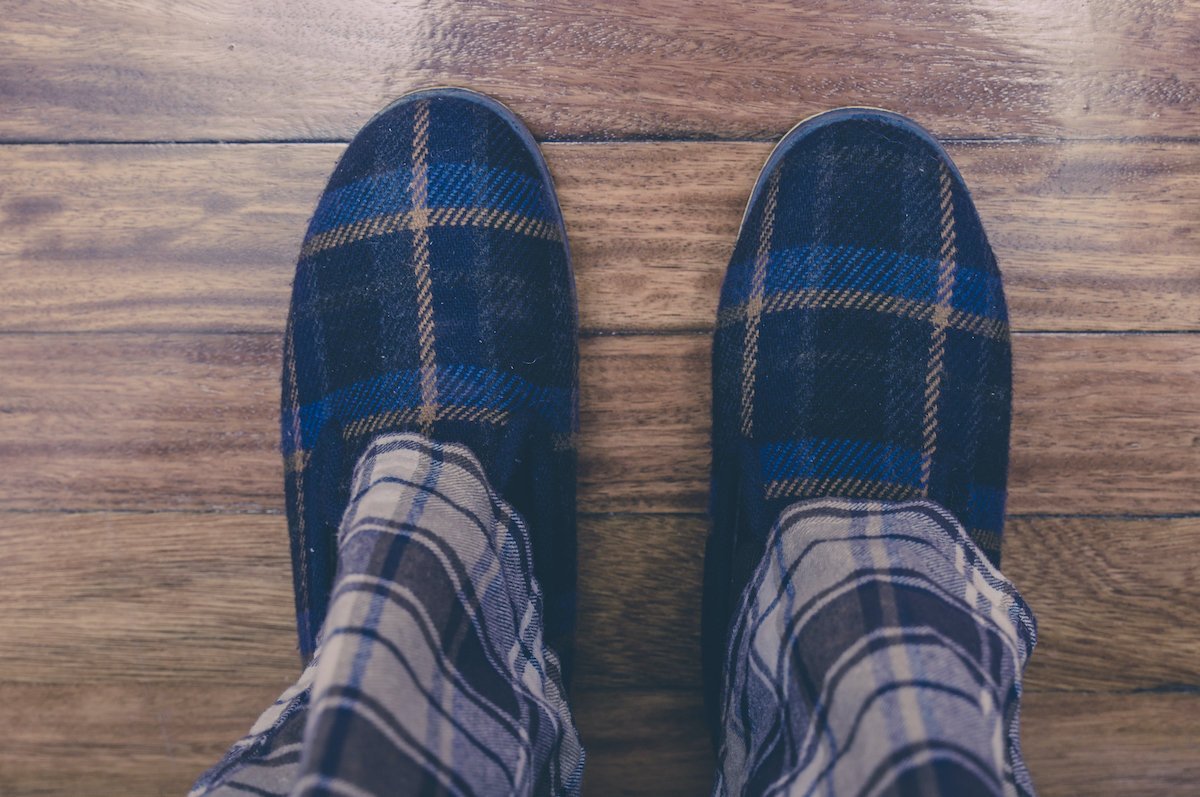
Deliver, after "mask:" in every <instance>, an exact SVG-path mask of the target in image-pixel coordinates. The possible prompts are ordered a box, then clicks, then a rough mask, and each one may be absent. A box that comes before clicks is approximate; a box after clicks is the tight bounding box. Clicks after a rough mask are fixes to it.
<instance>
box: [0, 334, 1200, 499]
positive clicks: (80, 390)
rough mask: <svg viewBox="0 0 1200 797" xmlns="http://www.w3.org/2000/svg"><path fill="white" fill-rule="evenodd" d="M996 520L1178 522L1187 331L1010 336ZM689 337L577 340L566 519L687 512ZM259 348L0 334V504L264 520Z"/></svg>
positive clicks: (698, 376) (700, 422) (695, 439)
mask: <svg viewBox="0 0 1200 797" xmlns="http://www.w3.org/2000/svg"><path fill="white" fill-rule="evenodd" d="M1015 341H1016V343H1015V354H1014V358H1015V395H1016V403H1015V406H1014V421H1013V433H1012V466H1011V473H1010V496H1011V497H1010V502H1009V511H1010V512H1012V513H1016V514H1029V513H1049V514H1073V513H1080V514H1135V515H1162V514H1171V513H1177V514H1188V513H1195V512H1196V511H1197V508H1198V505H1197V500H1198V497H1200V444H1198V443H1197V437H1196V432H1195V419H1196V417H1200V351H1198V350H1197V347H1196V338H1195V337H1194V336H1193V335H1188V334H1165V335H1066V334H1051V335H1018V336H1017V337H1016V339H1015ZM710 345H711V338H710V337H709V336H708V335H665V336H664V335H649V336H647V335H633V336H601V337H591V338H585V339H584V340H583V341H582V344H581V351H582V355H583V360H582V365H581V374H582V382H581V393H582V405H581V433H580V469H579V504H578V505H579V508H580V511H583V512H668V513H669V512H703V511H705V508H706V501H707V491H708V473H709V457H710V456H711V455H710V453H709V450H710V449H709V424H710V409H709V403H710V387H709V379H710V377H709V347H710ZM279 346H280V341H279V337H278V336H276V335H193V334H173V335H153V334H108V335H92V334H79V335H74V334H45V335H39V334H9V335H2V336H0V361H2V362H4V363H6V378H5V380H4V382H3V383H2V384H0V407H2V408H3V410H4V412H2V413H0V463H2V464H3V467H0V508H2V509H33V510H49V509H57V510H87V509H126V510H139V511H146V510H156V509H188V510H208V511H253V512H258V511H266V510H272V511H274V510H280V509H282V507H283V499H282V490H281V489H280V486H281V484H282V476H281V466H280V460H279V456H278V453H277V447H278V431H277V428H276V423H277V422H276V417H277V412H278V410H277V406H278V403H277V402H278V398H277V397H278V392H277V391H278V379H279V377H278V374H279V367H280V366H279V363H280V349H279Z"/></svg>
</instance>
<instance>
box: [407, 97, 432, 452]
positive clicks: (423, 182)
mask: <svg viewBox="0 0 1200 797" xmlns="http://www.w3.org/2000/svg"><path fill="white" fill-rule="evenodd" d="M415 111H416V114H415V118H414V120H413V155H412V185H411V187H410V189H409V193H410V194H411V196H412V205H413V209H412V230H413V272H414V273H415V274H416V277H417V339H418V342H419V345H420V349H421V368H420V370H421V410H420V414H419V416H418V418H417V422H418V424H419V425H420V428H421V434H423V435H425V436H426V437H429V436H431V435H432V434H433V421H434V418H435V417H436V415H437V351H436V349H435V348H434V342H435V340H434V323H433V281H432V279H431V278H430V275H429V208H428V207H427V200H428V198H429V165H428V162H427V161H428V157H429V100H421V101H419V102H418V103H417V104H416V108H415Z"/></svg>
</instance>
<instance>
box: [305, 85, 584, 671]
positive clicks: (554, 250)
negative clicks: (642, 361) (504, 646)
mask: <svg viewBox="0 0 1200 797" xmlns="http://www.w3.org/2000/svg"><path fill="white" fill-rule="evenodd" d="M577 326H578V321H577V313H576V305H575V286H574V277H573V274H572V270H571V261H570V256H569V253H568V250H567V241H566V232H565V229H564V227H563V222H562V216H561V213H560V211H559V208H558V201H557V198H556V196H555V192H554V187H553V184H552V183H551V181H550V176H549V172H548V170H547V169H546V166H545V162H544V161H543V159H542V157H541V154H540V152H539V151H538V148H537V145H536V143H535V142H534V140H533V138H532V136H531V135H530V134H529V132H528V131H527V130H526V129H525V128H524V126H522V125H521V123H520V121H519V120H517V118H516V117H515V116H514V115H513V114H512V113H511V112H509V111H508V110H507V109H505V108H504V107H503V106H501V105H500V104H499V103H497V102H495V101H494V100H491V99H488V98H486V97H484V96H482V95H479V94H476V93H474V92H470V91H466V90H463V89H434V90H429V91H422V92H417V93H414V94H410V95H407V96H405V97H402V98H401V99H400V100H398V101H396V102H395V103H393V104H392V105H391V106H389V107H388V108H387V109H385V110H384V111H382V112H381V113H380V114H379V115H377V116H376V117H375V118H374V119H373V120H371V121H370V122H369V123H368V124H367V125H366V127H364V128H363V130H362V131H361V132H360V133H359V134H358V135H357V136H356V137H355V138H354V141H353V142H351V144H350V146H349V147H348V148H347V150H346V152H345V154H344V155H343V156H342V159H341V161H340V162H339V163H338V165H337V168H336V169H335V171H334V173H333V176H332V177H331V178H330V181H329V184H328V186H327V187H326V189H325V192H324V194H323V195H322V196H321V199H320V203H319V204H318V206H317V209H316V212H315V214H314V215H313V218H312V221H311V223H310V224H309V228H308V233H307V235H306V236H305V240H304V245H303V248H302V250H301V254H300V261H299V264H298V265H297V268H296V279H295V283H294V285H293V290H292V302H291V309H290V312H289V316H288V324H287V332H286V338H285V342H284V368H283V398H282V419H281V425H282V432H283V456H284V464H285V476H286V490H287V510H288V526H289V532H290V535H291V549H292V563H293V575H294V584H295V594H296V615H297V627H298V632H299V637H300V649H301V652H302V654H303V655H304V656H305V657H306V658H307V657H308V656H311V654H312V651H313V650H314V649H315V647H316V642H317V634H318V630H319V629H320V627H321V623H322V621H323V620H324V618H325V613H326V607H327V604H328V601H329V594H330V589H331V587H332V583H333V576H334V573H335V570H336V565H337V554H336V544H335V540H336V534H337V528H338V525H339V523H340V521H341V518H342V513H343V511H344V510H345V508H346V506H347V504H348V502H349V500H350V494H349V489H350V477H351V473H352V471H353V468H354V466H355V463H356V462H357V461H358V458H359V456H360V455H361V453H362V452H363V450H364V449H365V448H366V446H367V444H368V443H369V442H370V441H371V440H372V439H373V438H374V437H376V436H378V435H380V434H384V433H387V432H396V431H412V432H417V433H420V434H422V435H424V436H425V437H428V438H430V439H433V440H437V441H440V442H457V443H462V444H464V445H466V446H467V447H469V448H470V449H471V451H472V452H474V454H475V455H476V456H477V457H478V458H479V461H480V462H481V463H482V465H483V468H484V470H485V472H486V474H487V478H488V481H489V482H490V483H491V485H492V486H493V487H494V488H495V489H496V490H497V491H498V492H499V494H500V495H501V496H502V497H503V499H504V500H505V501H506V502H508V503H509V504H511V505H512V506H513V507H514V508H515V509H516V510H517V511H518V512H519V513H521V515H523V516H524V517H525V518H526V520H527V521H528V524H529V530H530V537H531V545H532V548H533V555H534V562H535V566H534V567H535V575H536V577H537V579H538V580H539V582H540V583H541V586H542V590H543V594H544V598H545V621H546V639H547V642H548V643H549V644H550V646H551V647H553V648H554V649H555V650H556V651H557V653H558V655H559V657H560V659H561V660H562V663H563V668H564V671H565V672H566V673H569V672H570V662H571V655H572V637H573V632H574V618H575V463H576V455H575V441H576V431H577V428H578V387H577V385H578V342H577Z"/></svg>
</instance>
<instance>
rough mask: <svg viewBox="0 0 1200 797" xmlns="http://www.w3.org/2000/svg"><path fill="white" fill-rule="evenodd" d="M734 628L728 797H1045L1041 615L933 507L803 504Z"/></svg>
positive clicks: (779, 530) (789, 519) (725, 747)
mask: <svg viewBox="0 0 1200 797" xmlns="http://www.w3.org/2000/svg"><path fill="white" fill-rule="evenodd" d="M766 550H767V554H766V556H765V557H764V559H763V560H762V562H761V563H760V564H759V566H758V568H757V570H756V571H755V573H754V576H753V578H752V579H751V581H750V584H749V586H748V587H747V589H746V591H745V592H744V593H743V595H742V603H741V606H740V607H739V611H738V612H737V615H736V617H737V619H736V620H735V622H734V625H733V628H732V630H731V632H730V645H729V652H728V658H727V660H726V674H727V687H726V693H725V700H724V706H723V714H722V717H723V724H724V742H723V744H722V748H721V751H720V765H719V768H718V773H717V782H716V784H715V787H714V794H715V795H751V794H753V795H774V794H787V795H823V796H825V797H851V796H853V795H864V796H865V795H939V794H941V795H955V796H956V797H957V796H959V795H1032V794H1033V784H1032V782H1031V781H1030V778H1029V773H1028V771H1027V770H1026V768H1025V764H1024V762H1023V760H1022V758H1021V748H1020V740H1019V734H1018V710H1019V702H1020V694H1021V674H1022V671H1023V670H1024V667H1025V663H1026V661H1027V660H1028V658H1029V654H1030V653H1031V652H1032V650H1033V646H1034V642H1035V640H1036V636H1037V626H1036V622H1035V620H1034V617H1033V613H1032V611H1031V610H1030V609H1029V607H1028V606H1027V605H1026V604H1025V602H1024V601H1023V600H1022V599H1021V597H1020V596H1019V595H1018V594H1017V591H1016V589H1015V587H1013V585H1012V583H1011V582H1009V581H1008V580H1007V579H1006V578H1004V576H1002V575H1001V574H1000V572H999V571H998V570H996V568H995V567H993V566H992V565H991V563H990V562H989V561H988V560H987V558H986V557H985V556H984V555H983V554H982V553H981V551H980V550H979V548H978V547H977V546H976V545H975V544H974V543H973V542H972V541H971V539H970V538H969V537H968V535H967V533H966V532H965V531H964V529H963V527H962V526H961V525H959V523H958V522H957V521H956V520H955V519H954V518H953V517H952V516H951V515H950V514H949V513H947V512H946V511H945V510H944V509H942V508H941V507H940V506H939V505H937V504H935V503H933V502H930V501H910V502H905V503H882V502H874V501H862V500H852V499H846V498H820V499H815V500H809V501H801V502H799V503H795V504H792V505H791V506H789V507H788V508H787V509H785V510H784V511H783V513H782V514H781V515H780V518H779V520H778V522H777V523H776V525H775V527H774V529H773V530H772V532H771V536H770V539H769V540H768V543H767V548H766Z"/></svg>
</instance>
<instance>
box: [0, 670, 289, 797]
mask: <svg viewBox="0 0 1200 797" xmlns="http://www.w3.org/2000/svg"><path fill="white" fill-rule="evenodd" d="M283 689H284V687H276V686H274V685H256V686H239V685H236V684H222V685H221V686H220V687H219V688H214V686H213V685H212V684H203V685H197V684H183V685H167V686H162V685H154V684H139V683H136V682H135V683H121V684H71V685H59V684H12V683H3V682H0V776H2V777H3V782H4V788H5V793H6V794H13V795H26V794H38V795H43V794H63V795H66V794H88V795H95V796H96V797H108V796H109V795H111V797H140V795H146V797H150V796H151V795H162V794H186V793H187V790H188V789H189V788H191V785H192V783H194V782H195V780H196V778H197V777H199V775H200V773H202V772H203V771H204V770H206V769H208V768H209V767H211V766H212V765H213V764H216V763H217V762H218V761H219V760H220V759H221V756H223V755H224V754H225V751H226V750H228V749H229V746H230V745H232V744H233V743H234V742H235V741H237V740H238V739H239V738H241V737H242V736H244V735H245V734H246V732H247V731H248V730H249V729H250V725H251V724H252V723H253V722H254V720H255V718H256V717H257V716H258V714H259V712H261V711H263V710H264V709H266V708H267V706H269V705H270V704H271V703H272V702H274V700H275V699H276V698H277V697H278V696H279V694H280V693H281V692H282V691H283Z"/></svg>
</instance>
